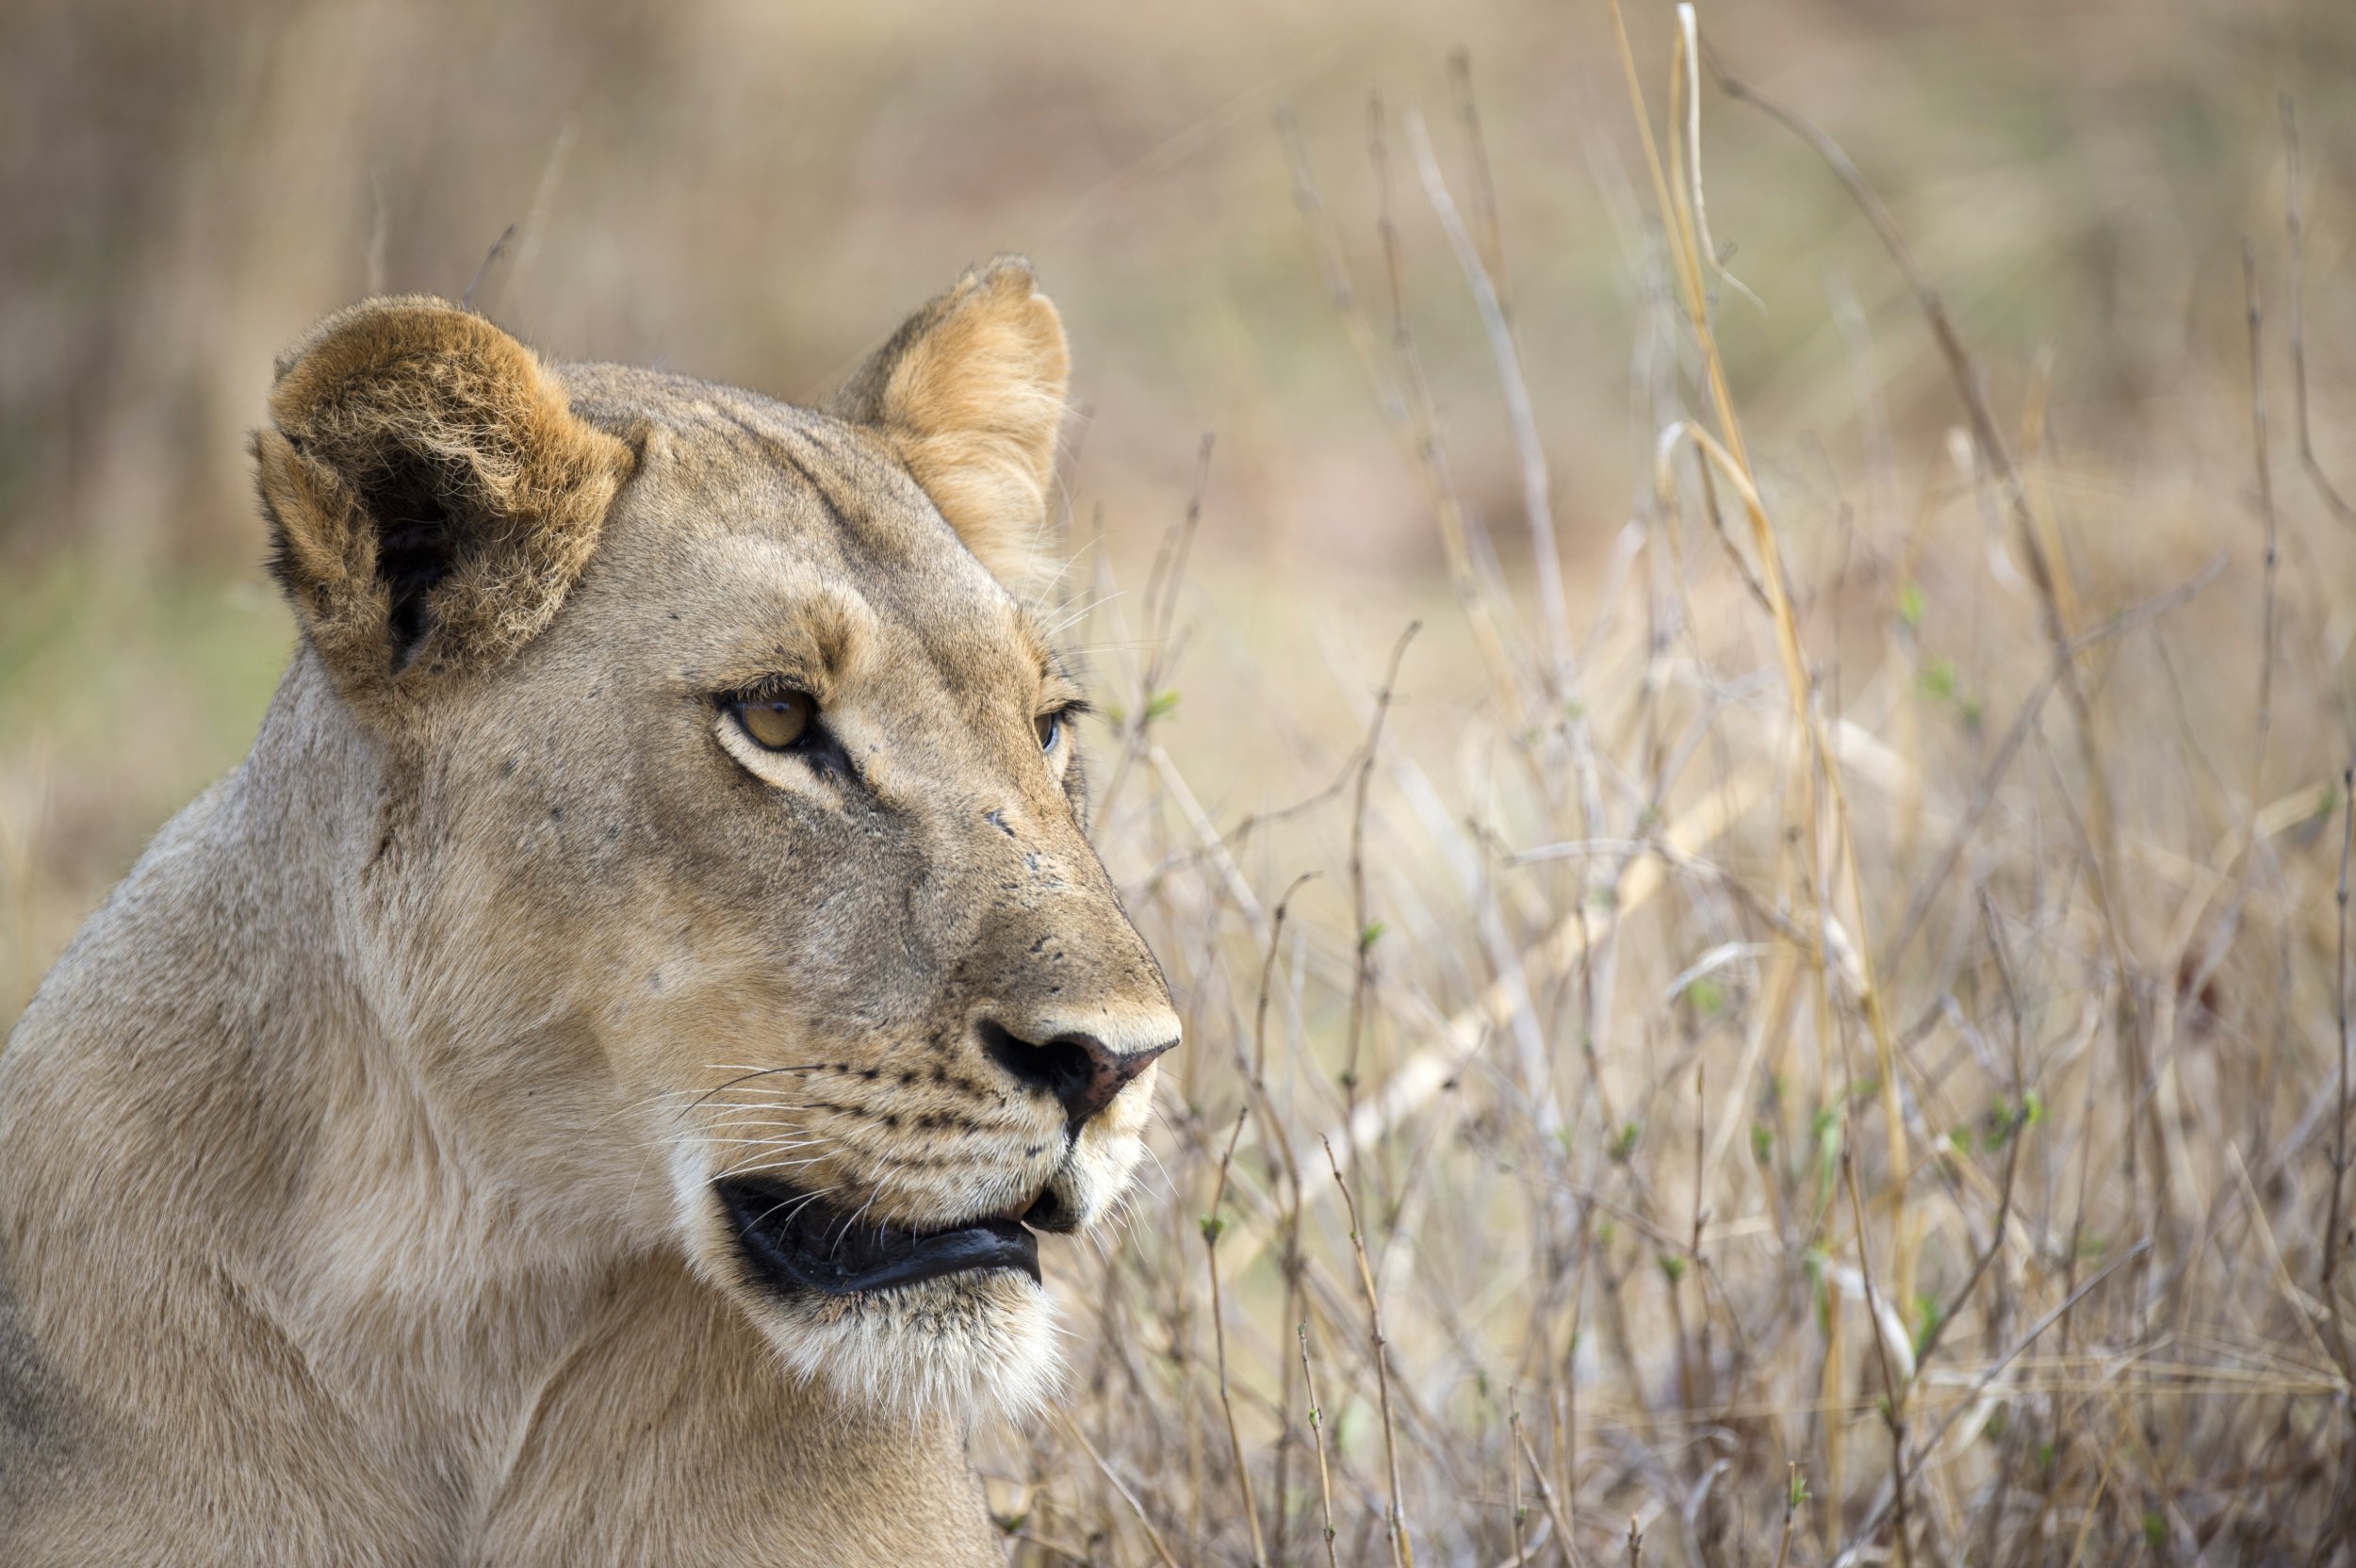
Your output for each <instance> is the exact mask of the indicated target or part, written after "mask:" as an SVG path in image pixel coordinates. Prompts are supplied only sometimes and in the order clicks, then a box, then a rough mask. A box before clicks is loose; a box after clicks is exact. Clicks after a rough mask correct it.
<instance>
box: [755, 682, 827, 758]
mask: <svg viewBox="0 0 2356 1568" xmlns="http://www.w3.org/2000/svg"><path fill="white" fill-rule="evenodd" d="M817 711H818V705H817V704H816V703H814V702H812V701H811V700H810V697H809V696H808V695H807V694H804V693H801V692H781V693H779V694H777V695H776V696H773V697H745V698H744V699H742V700H740V701H739V702H738V703H737V704H736V722H737V723H738V724H739V725H740V726H742V727H744V733H745V734H747V735H749V736H751V737H752V738H753V742H754V743H755V744H757V745H762V746H766V747H768V748H769V749H770V750H771V751H791V750H793V749H794V746H796V745H797V744H799V743H801V740H802V738H803V737H804V736H805V735H807V734H809V733H810V720H811V719H812V718H813V717H814V716H815V715H816V714H817Z"/></svg>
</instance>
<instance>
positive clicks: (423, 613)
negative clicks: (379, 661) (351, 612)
mask: <svg viewBox="0 0 2356 1568" xmlns="http://www.w3.org/2000/svg"><path fill="white" fill-rule="evenodd" d="M453 478H455V476H450V475H441V474H437V473H435V471H434V466H433V465H432V464H430V463H427V462H425V461H423V460H421V459H415V458H411V459H406V460H403V461H401V462H397V463H396V464H394V465H393V466H391V467H390V468H388V469H387V470H386V471H385V472H384V474H383V475H382V476H381V477H380V478H378V479H376V480H375V481H374V482H368V483H364V484H362V485H361V487H360V504H361V507H362V509H363V510H364V511H366V512H367V514H368V520H369V521H370V522H372V523H373V524H374V525H375V526H376V578H377V580H378V581H379V582H382V583H383V584H384V587H385V590H386V592H387V593H388V594H389V595H390V596H391V600H392V609H391V614H390V617H389V620H388V626H387V629H388V633H389V636H390V639H391V643H392V667H393V670H394V672H395V673H396V674H398V673H399V672H400V671H401V668H402V667H403V666H405V665H406V664H407V663H408V662H410V660H412V659H413V658H415V657H416V656H417V648H418V646H419V645H421V644H423V643H424V641H425V639H426V634H427V633H428V632H429V631H431V630H432V629H433V626H432V617H431V613H430V610H429V606H428V602H427V601H428V599H429V597H430V596H432V594H433V592H434V589H435V588H436V587H438V586H439V585H440V584H441V581H442V580H443V579H444V578H446V577H448V576H450V569H451V565H452V562H451V556H452V553H453V551H454V550H455V548H456V545H457V533H458V531H457V530H456V529H455V528H453V527H452V523H453V521H454V519H453V518H452V516H451V515H450V480H451V479H453Z"/></svg>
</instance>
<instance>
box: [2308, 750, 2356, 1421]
mask: <svg viewBox="0 0 2356 1568" xmlns="http://www.w3.org/2000/svg"><path fill="white" fill-rule="evenodd" d="M2351 833H2356V767H2351V768H2347V769H2344V770H2342V772H2341V774H2340V880H2339V885H2338V887H2337V888H2336V889H2335V890H2333V894H2332V900H2333V902H2334V903H2335V904H2336V905H2337V906H2338V911H2339V934H2338V939H2337V946H2336V949H2335V956H2336V960H2337V969H2336V972H2335V982H2334V986H2333V992H2334V995H2333V1007H2332V1017H2333V1019H2334V1020H2335V1021H2337V1023H2338V1025H2339V1037H2340V1038H2339V1045H2340V1080H2339V1098H2338V1103H2337V1104H2336V1105H2335V1106H2334V1108H2333V1111H2332V1118H2331V1203H2330V1207H2329V1212H2328V1213H2327V1215H2326V1217H2325V1220H2324V1227H2323V1273H2322V1276H2321V1278H2320V1279H2319V1280H2318V1281H2317V1282H2316V1284H2317V1289H2316V1294H2317V1295H2318V1296H2319V1297H2321V1298H2322V1300H2323V1305H2324V1310H2325V1311H2326V1312H2328V1313H2330V1314H2331V1344H2332V1348H2334V1349H2335V1350H2336V1351H2337V1352H2338V1355H2339V1364H2340V1371H2341V1373H2342V1374H2343V1375H2344V1376H2346V1377H2347V1378H2348V1381H2349V1382H2350V1383H2351V1384H2356V1352H2351V1348H2350V1344H2349V1335H2348V1315H2347V1314H2346V1313H2344V1312H2342V1311H2341V1310H2340V1291H2339V1273H2340V1247H2341V1239H2340V1238H2341V1229H2342V1223H2343V1221H2342V1215H2343V1211H2342V1209H2341V1204H2342V1202H2343V1201H2344V1195H2345V1194H2346V1192H2347V1189H2348V845H2349V843H2350V841H2351Z"/></svg>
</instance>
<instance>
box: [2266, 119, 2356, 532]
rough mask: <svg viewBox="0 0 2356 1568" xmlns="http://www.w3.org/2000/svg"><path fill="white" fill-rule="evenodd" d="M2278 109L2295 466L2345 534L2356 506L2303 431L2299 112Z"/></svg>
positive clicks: (2303, 226)
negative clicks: (2296, 435)
mask: <svg viewBox="0 0 2356 1568" xmlns="http://www.w3.org/2000/svg"><path fill="white" fill-rule="evenodd" d="M2281 104H2282V156H2283V162H2284V169H2283V174H2282V226H2283V228H2284V229H2286V230H2287V231H2289V235H2290V252H2289V256H2288V267H2289V273H2290V276H2289V278H2288V279H2287V280H2286V282H2287V285H2288V289H2287V291H2288V293H2289V294H2290V314H2291V321H2290V340H2291V387H2292V389H2293V391H2294V393H2295V394H2296V395H2297V398H2298V406H2299V466H2301V467H2303V468H2305V469H2306V470H2307V479H2308V482H2310V483H2312V484H2313V485H2314V486H2315V494H2316V495H2317V496H2320V497H2321V498H2323V504H2324V508H2325V510H2327V511H2329V512H2330V513H2331V515H2332V516H2334V517H2336V518H2338V519H2339V520H2340V521H2341V522H2342V523H2344V524H2346V525H2347V526H2348V527H2349V528H2356V506H2350V505H2349V504H2348V500H2347V498H2345V497H2343V496H2342V495H2341V494H2340V491H2339V486H2337V485H2335V484H2333V483H2332V482H2331V477H2330V476H2329V475H2327V474H2326V473H2325V472H2324V471H2323V465H2322V464H2321V463H2320V462H2318V461H2316V458H2315V437H2314V435H2312V434H2311V433H2309V431H2308V428H2307V222H2306V218H2305V216H2304V214H2303V212H2302V210H2301V209H2300V206H2299V110H2298V108H2297V106H2294V105H2293V104H2292V102H2291V95H2290V94H2289V93H2287V92H2285V93H2283V94H2282V99H2281Z"/></svg>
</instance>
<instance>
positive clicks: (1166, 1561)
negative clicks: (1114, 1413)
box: [1056, 1413, 1178, 1568]
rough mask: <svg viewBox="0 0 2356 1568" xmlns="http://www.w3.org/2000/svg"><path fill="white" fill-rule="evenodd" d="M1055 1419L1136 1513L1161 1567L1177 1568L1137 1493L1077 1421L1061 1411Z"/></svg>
mask: <svg viewBox="0 0 2356 1568" xmlns="http://www.w3.org/2000/svg"><path fill="white" fill-rule="evenodd" d="M1056 1420H1057V1421H1059V1422H1060V1423H1061V1424H1062V1426H1063V1429H1064V1430H1065V1431H1066V1432H1068V1433H1070V1434H1071V1437H1072V1442H1074V1443H1077V1444H1078V1445H1079V1446H1080V1451H1081V1452H1082V1453H1084V1454H1086V1455H1088V1459H1089V1460H1090V1461H1091V1462H1093V1463H1094V1464H1095V1466H1096V1468H1097V1472H1098V1473H1099V1474H1100V1475H1102V1476H1103V1477H1104V1479H1105V1480H1107V1481H1109V1482H1110V1483H1111V1484H1112V1489H1113V1491H1114V1492H1116V1493H1118V1494H1119V1495H1120V1496H1121V1501H1122V1502H1124V1503H1127V1504H1128V1505H1129V1511H1130V1512H1132V1513H1134V1514H1136V1515H1137V1524H1138V1526H1139V1527H1142V1528H1143V1529H1144V1531H1145V1539H1146V1541H1147V1543H1148V1544H1151V1545H1152V1546H1153V1555H1154V1556H1155V1557H1157V1558H1160V1559H1161V1560H1162V1568H1178V1560H1177V1559H1176V1558H1174V1557H1171V1556H1170V1548H1169V1547H1168V1546H1167V1545H1165V1544H1163V1543H1162V1532H1161V1531H1159V1530H1157V1529H1155V1528H1154V1527H1153V1520H1152V1519H1151V1518H1149V1517H1148V1516H1147V1514H1146V1511H1145V1505H1144V1504H1142V1503H1140V1502H1138V1501H1137V1495H1136V1494H1135V1493H1133V1492H1131V1491H1130V1490H1129V1488H1128V1486H1127V1485H1126V1484H1124V1483H1123V1482H1122V1480H1121V1478H1120V1477H1119V1476H1117V1475H1115V1474H1114V1473H1113V1467H1112V1466H1111V1465H1109V1464H1107V1463H1105V1462H1104V1455H1102V1454H1100V1453H1098V1452H1097V1451H1096V1445H1095V1444H1093V1443H1090V1442H1089V1441H1088V1433H1086V1432H1084V1431H1082V1430H1081V1429H1080V1427H1079V1423H1078V1422H1076V1421H1074V1420H1072V1417H1070V1416H1069V1415H1064V1414H1062V1413H1057V1415H1056Z"/></svg>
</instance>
